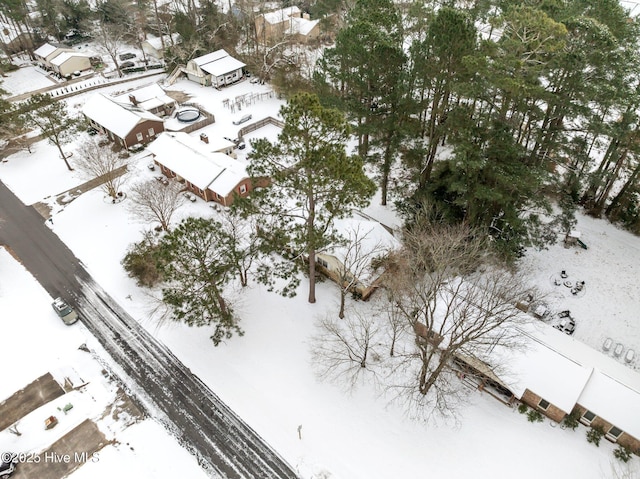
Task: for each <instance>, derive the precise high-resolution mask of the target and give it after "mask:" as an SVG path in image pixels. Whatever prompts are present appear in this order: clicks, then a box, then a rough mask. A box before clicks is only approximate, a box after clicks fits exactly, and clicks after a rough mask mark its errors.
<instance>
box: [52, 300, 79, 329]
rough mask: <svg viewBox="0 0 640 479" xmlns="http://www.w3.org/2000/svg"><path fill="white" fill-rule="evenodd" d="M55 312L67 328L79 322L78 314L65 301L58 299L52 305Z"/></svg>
mask: <svg viewBox="0 0 640 479" xmlns="http://www.w3.org/2000/svg"><path fill="white" fill-rule="evenodd" d="M51 306H52V307H53V310H54V311H55V312H56V314H57V315H58V316H59V317H60V319H62V322H63V323H64V324H66V325H67V326H68V325H70V324H73V323H75V322H76V321H78V313H76V312H75V311H74V310H73V308H72V307H71V306H69V305H68V304H67V303H66V302H65V301H64V299H62V298H60V297H58V298H56V299H54V300H53V303H51Z"/></svg>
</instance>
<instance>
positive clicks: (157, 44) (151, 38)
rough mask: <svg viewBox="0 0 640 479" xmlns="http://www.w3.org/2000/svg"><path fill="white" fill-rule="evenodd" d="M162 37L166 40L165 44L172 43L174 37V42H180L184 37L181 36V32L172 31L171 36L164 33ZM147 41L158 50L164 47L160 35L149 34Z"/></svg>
mask: <svg viewBox="0 0 640 479" xmlns="http://www.w3.org/2000/svg"><path fill="white" fill-rule="evenodd" d="M162 39H163V40H164V45H165V47H166V46H169V45H171V40H172V39H173V43H180V41H181V40H182V37H180V34H179V33H172V34H171V36H169V35H164V36H163V37H162ZM146 42H147V43H148V44H149V45H151V46H152V47H153V48H155V49H156V50H161V49H162V41H161V40H160V37H155V36H153V35H147V40H146Z"/></svg>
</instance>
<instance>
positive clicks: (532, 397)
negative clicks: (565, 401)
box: [520, 389, 567, 422]
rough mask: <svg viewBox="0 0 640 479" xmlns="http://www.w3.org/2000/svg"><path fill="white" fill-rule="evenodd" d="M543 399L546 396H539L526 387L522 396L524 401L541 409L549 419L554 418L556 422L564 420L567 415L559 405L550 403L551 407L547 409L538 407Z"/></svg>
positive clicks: (536, 408)
mask: <svg viewBox="0 0 640 479" xmlns="http://www.w3.org/2000/svg"><path fill="white" fill-rule="evenodd" d="M541 399H545V398H543V397H540V396H538V395H537V394H535V393H533V392H531V391H529V390H528V389H525V391H524V394H523V395H522V398H520V400H521V401H522V402H523V403H525V404H528V405H529V406H531V407H532V408H533V409H535V410H537V411H540V412H541V413H542V414H544V415H545V416H547V417H548V418H549V419H552V420H554V421H556V422H560V421H562V420H563V419H564V417H565V416H566V415H567V413H566V412H565V411H563V410H562V409H560V408H559V407H557V406H554V405H553V404H549V407H548V408H547V409H546V410H545V409H542V408H540V407H538V403H540V400H541Z"/></svg>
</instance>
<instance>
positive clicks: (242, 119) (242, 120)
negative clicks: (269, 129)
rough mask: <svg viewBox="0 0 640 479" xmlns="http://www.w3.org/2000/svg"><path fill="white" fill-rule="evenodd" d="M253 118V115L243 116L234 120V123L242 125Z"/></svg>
mask: <svg viewBox="0 0 640 479" xmlns="http://www.w3.org/2000/svg"><path fill="white" fill-rule="evenodd" d="M251 118H253V117H252V116H251V115H245V116H243V117H242V118H240V119H239V120H234V122H233V124H234V125H241V124H243V123H245V122H247V121H249V120H251Z"/></svg>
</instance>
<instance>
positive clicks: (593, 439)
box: [587, 426, 604, 447]
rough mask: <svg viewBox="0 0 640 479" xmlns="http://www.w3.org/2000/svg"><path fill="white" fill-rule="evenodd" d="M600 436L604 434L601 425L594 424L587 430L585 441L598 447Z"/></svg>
mask: <svg viewBox="0 0 640 479" xmlns="http://www.w3.org/2000/svg"><path fill="white" fill-rule="evenodd" d="M602 436H604V429H602V427H601V426H594V427H592V428H591V429H589V430H588V431H587V442H590V443H591V444H595V445H596V446H598V447H600V439H602Z"/></svg>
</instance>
